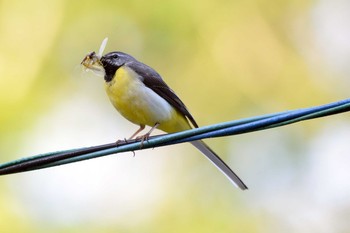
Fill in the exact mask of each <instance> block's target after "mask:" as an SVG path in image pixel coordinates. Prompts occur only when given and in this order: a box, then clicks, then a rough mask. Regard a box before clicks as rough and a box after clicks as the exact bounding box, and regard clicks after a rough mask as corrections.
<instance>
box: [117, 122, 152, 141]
mask: <svg viewBox="0 0 350 233" xmlns="http://www.w3.org/2000/svg"><path fill="white" fill-rule="evenodd" d="M144 129H145V125H140V128H139V129H138V130H136V132H135V133H134V134H133V135H131V137H130V138H129V139H128V140H127V139H126V138H124V140H117V141H116V142H115V143H116V144H117V146H118V145H119V144H123V143H127V142H128V141H129V140H131V139H133V138H134V137H135V136H136V135H137V134H139V133H140V132H141V131H142V130H144Z"/></svg>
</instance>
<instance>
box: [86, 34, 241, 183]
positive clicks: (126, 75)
mask: <svg viewBox="0 0 350 233" xmlns="http://www.w3.org/2000/svg"><path fill="white" fill-rule="evenodd" d="M106 43H107V38H106V39H105V40H104V41H103V42H102V45H101V48H100V51H99V53H98V54H96V53H95V52H92V53H90V54H88V55H87V56H86V57H85V58H84V60H83V61H82V63H81V64H82V65H83V66H85V67H86V69H88V70H91V71H93V72H95V73H97V74H99V75H100V76H103V77H104V80H105V90H106V92H107V95H108V97H109V99H110V101H111V102H112V104H113V106H114V107H115V108H116V109H117V111H118V112H119V113H120V114H121V115H122V116H123V117H125V118H126V119H127V120H129V121H131V122H132V123H134V124H136V125H139V126H140V128H139V129H138V130H137V131H136V132H135V133H134V134H133V135H132V136H131V137H130V139H132V138H134V137H136V135H137V134H138V133H140V132H141V131H142V130H143V129H144V128H145V126H146V125H148V126H150V127H152V128H151V130H150V131H149V132H148V133H146V134H145V135H143V136H141V137H140V138H142V140H144V139H145V138H148V137H149V135H150V134H151V132H152V131H153V130H154V129H155V128H158V129H160V130H162V131H164V132H167V133H174V132H179V131H184V130H188V129H191V128H192V127H191V125H190V122H191V124H192V125H193V126H194V127H196V128H198V125H197V123H196V121H195V120H194V118H193V116H192V115H191V113H190V112H189V111H188V109H187V108H186V106H185V104H184V103H183V102H182V101H181V100H180V98H179V97H178V96H177V95H176V94H175V92H174V91H173V90H172V89H171V88H170V87H169V86H168V85H167V84H166V83H165V82H164V81H163V79H162V77H161V76H160V75H159V74H158V73H157V72H156V71H155V70H154V69H152V68H151V67H149V66H147V65H145V64H143V63H141V62H139V61H137V60H136V59H135V58H133V57H132V56H130V55H128V54H126V53H122V52H110V53H107V54H106V55H104V56H102V53H103V50H104V47H105V46H106ZM191 144H192V145H193V146H195V147H196V148H197V149H198V150H200V151H201V152H202V153H203V154H204V155H205V156H206V157H207V158H208V159H209V160H210V161H211V162H212V163H213V164H214V165H215V166H216V167H217V168H218V169H219V170H220V171H221V172H222V173H224V174H225V175H226V176H227V178H228V179H229V180H230V181H231V182H232V183H233V184H234V185H235V186H238V187H239V188H241V189H242V190H245V189H247V186H246V185H245V184H244V183H243V182H242V180H241V179H240V178H239V177H238V176H237V175H236V174H235V173H234V172H233V171H232V170H231V169H230V167H229V166H227V165H226V163H225V162H224V161H223V160H222V159H221V158H220V157H219V156H218V155H217V154H216V153H215V152H214V151H213V150H212V149H210V148H209V146H207V145H206V144H205V143H204V142H203V141H201V140H198V141H193V142H191Z"/></svg>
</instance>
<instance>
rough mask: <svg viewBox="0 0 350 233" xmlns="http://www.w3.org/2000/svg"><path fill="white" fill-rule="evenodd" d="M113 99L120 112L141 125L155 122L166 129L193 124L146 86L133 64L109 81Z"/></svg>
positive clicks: (172, 129) (167, 130) (182, 128)
mask: <svg viewBox="0 0 350 233" xmlns="http://www.w3.org/2000/svg"><path fill="white" fill-rule="evenodd" d="M105 89H106V92H107V95H108V97H109V99H110V100H111V102H112V104H113V106H114V107H115V108H116V109H117V110H118V112H119V113H120V114H121V115H122V116H124V117H125V118H126V119H128V120H129V121H131V122H133V123H134V124H137V125H148V126H151V127H152V126H154V125H155V124H156V123H159V124H160V125H159V127H158V128H159V129H161V130H163V131H165V132H169V133H170V132H178V131H182V130H186V129H189V128H190V125H189V123H188V121H187V119H186V118H185V117H184V116H183V115H182V114H181V113H179V112H178V111H177V110H175V109H174V108H173V107H172V106H171V105H170V104H169V103H168V102H167V101H166V100H164V99H163V98H162V97H160V96H159V95H158V94H157V93H155V92H154V91H153V90H151V89H150V88H148V87H146V86H145V85H144V83H143V82H142V81H141V79H140V78H139V76H138V74H137V73H135V72H134V71H133V70H131V69H130V68H129V67H124V66H123V67H121V68H119V69H118V70H117V72H116V74H115V76H114V78H113V79H112V81H110V82H106V83H105Z"/></svg>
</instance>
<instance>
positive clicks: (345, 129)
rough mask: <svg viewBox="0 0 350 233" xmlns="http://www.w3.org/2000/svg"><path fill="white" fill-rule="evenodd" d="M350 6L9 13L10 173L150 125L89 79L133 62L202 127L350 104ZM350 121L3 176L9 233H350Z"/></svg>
mask: <svg viewBox="0 0 350 233" xmlns="http://www.w3.org/2000/svg"><path fill="white" fill-rule="evenodd" d="M349 10H350V4H349V3H348V2H346V1H341V0H336V1H331V0H319V1H300V0H273V1H271V0H270V1H267V0H248V1H242V0H237V1H231V0H217V1H214V0H208V1H199V0H195V1H184V0H176V1H175V0H170V1H159V0H149V1H141V0H130V1H89V0H88V1H67V0H52V1H43V0H32V1H19V0H12V1H9V0H2V1H0V35H1V36H0V109H1V114H0V139H1V140H0V162H6V161H9V160H13V159H18V158H21V157H26V156H31V155H35V154H39V153H44V152H49V151H55V150H61V149H68V148H76V147H82V146H91V145H98V144H102V143H108V142H113V141H115V140H116V139H118V138H119V139H120V138H124V137H128V136H129V135H131V134H132V133H133V132H134V131H135V130H136V129H137V126H135V125H132V124H131V123H129V122H127V121H126V120H125V119H123V118H122V117H120V116H119V114H118V113H117V112H116V111H115V110H114V109H113V107H112V105H111V104H110V103H109V101H108V98H107V97H106V95H105V93H104V90H103V80H102V79H101V78H99V77H95V76H94V75H93V74H91V73H85V72H83V71H82V69H81V67H80V62H81V60H82V59H83V58H84V56H85V55H86V54H87V53H88V52H91V51H97V50H98V48H99V45H100V43H101V41H102V39H103V38H105V37H108V38H109V42H108V45H107V48H106V50H105V52H110V51H115V50H118V51H123V52H127V53H129V54H132V55H133V56H134V57H136V58H137V59H139V60H140V61H142V62H144V63H146V64H148V65H150V66H152V67H153V68H155V69H156V70H157V71H158V72H159V73H160V74H161V75H162V76H163V78H164V79H165V80H166V82H167V83H168V84H169V85H170V86H171V87H172V88H173V89H174V90H175V91H176V93H177V94H178V95H179V96H180V97H181V99H182V100H183V101H184V102H185V103H186V105H187V106H188V108H189V109H190V110H191V113H192V114H193V115H194V117H195V118H196V120H197V122H198V123H199V124H200V125H209V124H214V123H219V122H224V121H230V120H234V119H238V118H242V117H250V116H255V115H262V114H267V113H273V112H278V111H284V110H290V109H297V108H305V107H310V106H314V105H321V104H324V103H328V102H333V101H336V100H340V99H345V98H347V97H348V95H347V93H348V92H347V87H348V86H349V84H350V82H349V77H350V69H349V66H348V64H349V61H350V29H349V27H348V24H347V22H349V21H350V16H349V14H348V12H349ZM348 122H349V116H348V114H343V115H341V116H333V117H328V118H324V119H319V120H312V121H308V122H303V123H299V124H296V125H292V126H288V127H283V128H278V129H273V130H267V131H263V132H258V133H253V134H249V135H242V136H235V137H225V138H218V139H213V140H207V142H208V144H210V145H211V147H212V148H213V149H214V150H215V151H217V152H218V153H219V154H220V155H221V156H222V158H223V159H224V160H225V161H226V162H227V163H228V164H229V165H230V166H231V167H232V168H233V169H234V170H235V171H236V172H237V173H238V174H239V176H240V177H241V178H242V179H243V180H244V181H245V183H246V184H247V185H248V187H249V188H250V189H249V190H248V191H244V192H242V191H240V190H238V189H235V188H234V187H232V185H231V184H230V182H229V181H228V180H227V179H226V178H225V177H224V176H223V175H222V174H221V173H220V172H218V171H217V169H216V168H215V167H214V166H212V164H211V163H209V162H208V161H207V160H206V159H205V158H203V157H202V156H201V155H200V153H199V152H197V151H196V150H195V149H193V148H192V147H191V146H189V145H185V144H184V145H177V146H171V147H165V148H157V149H153V150H145V151H138V152H136V156H135V157H134V156H133V154H132V153H125V154H119V155H112V156H108V157H104V158H99V159H93V160H90V161H85V162H80V163H75V164H70V165H65V166H60V167H55V168H50V169H44V170H40V171H35V172H28V173H22V174H16V175H9V176H3V177H0V190H1V192H0V209H1V211H0V232H152V233H153V232H249V233H250V232H251V233H258V232H259V233H260V232H317V233H320V232H321V233H322V232H347V231H348V229H349V228H350V224H349V221H348V219H349V217H348V215H349V211H350V199H349V198H348V196H349V194H350V183H349V179H348V177H350V171H349V169H348V168H347V166H346V165H347V164H349V162H350V156H349V154H350V146H349V145H348V142H347V140H348V138H349V136H350V133H349V132H350V130H349V129H350V126H349V124H348Z"/></svg>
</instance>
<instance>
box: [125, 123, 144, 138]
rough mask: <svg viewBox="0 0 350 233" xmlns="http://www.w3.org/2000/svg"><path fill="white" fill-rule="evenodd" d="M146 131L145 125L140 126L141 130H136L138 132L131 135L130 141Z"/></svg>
mask: <svg viewBox="0 0 350 233" xmlns="http://www.w3.org/2000/svg"><path fill="white" fill-rule="evenodd" d="M144 129H145V125H140V128H139V129H138V130H136V132H135V133H134V134H133V135H131V137H130V138H129V139H128V140H131V139H133V138H134V137H135V136H136V135H138V134H139V133H140V132H141V131H142V130H144Z"/></svg>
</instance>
